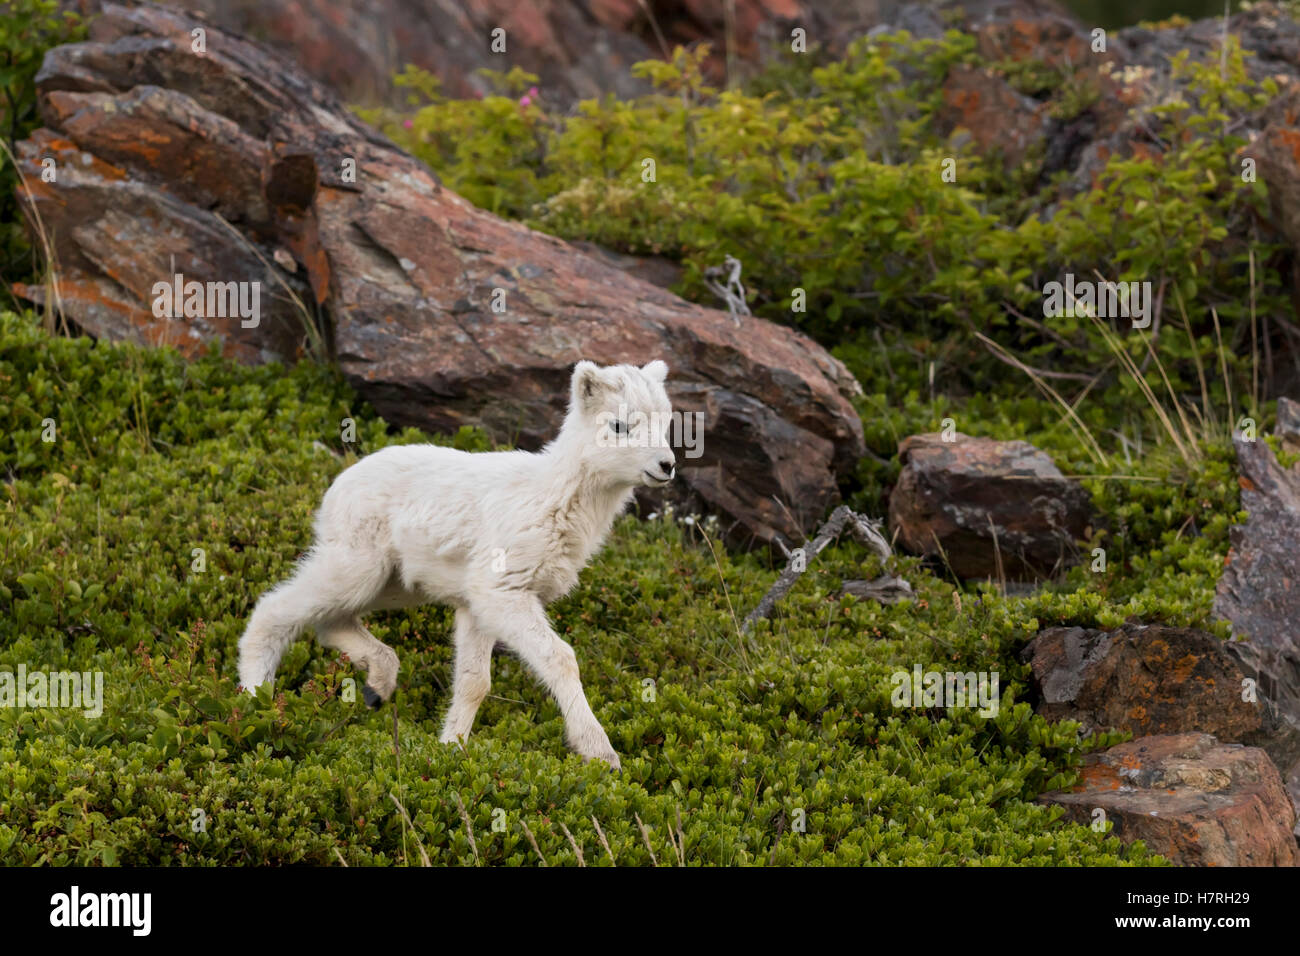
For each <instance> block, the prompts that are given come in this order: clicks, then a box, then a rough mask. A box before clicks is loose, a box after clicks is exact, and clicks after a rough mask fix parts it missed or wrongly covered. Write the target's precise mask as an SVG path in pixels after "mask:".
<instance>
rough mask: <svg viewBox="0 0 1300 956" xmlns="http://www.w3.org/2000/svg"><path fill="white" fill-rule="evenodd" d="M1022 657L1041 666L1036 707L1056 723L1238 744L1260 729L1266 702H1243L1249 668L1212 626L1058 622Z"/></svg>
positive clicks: (1036, 670)
mask: <svg viewBox="0 0 1300 956" xmlns="http://www.w3.org/2000/svg"><path fill="white" fill-rule="evenodd" d="M1021 659H1022V660H1025V661H1027V662H1028V663H1029V665H1030V667H1031V668H1032V671H1033V678H1032V686H1033V691H1034V693H1035V695H1036V696H1037V698H1038V702H1037V704H1036V706H1035V708H1034V709H1035V710H1036V711H1037V712H1038V713H1039V714H1041V715H1042V716H1044V717H1046V718H1047V719H1048V720H1077V721H1079V722H1080V723H1081V724H1082V725H1083V732H1084V733H1085V734H1087V733H1091V732H1093V731H1094V730H1110V729H1114V730H1127V731H1131V732H1132V733H1133V734H1134V735H1135V736H1139V737H1141V736H1148V735H1152V734H1177V733H1187V732H1192V731H1196V732H1204V733H1209V734H1213V735H1215V736H1216V737H1218V738H1220V739H1226V740H1233V741H1237V740H1241V739H1242V738H1243V737H1244V736H1246V735H1248V734H1250V733H1252V732H1254V731H1257V730H1258V729H1259V727H1260V710H1259V707H1258V706H1257V705H1256V704H1252V703H1250V702H1249V701H1247V700H1244V699H1243V693H1242V679H1243V678H1242V673H1241V668H1240V667H1238V665H1237V662H1236V661H1235V660H1234V659H1233V658H1232V657H1231V656H1230V655H1229V654H1228V652H1227V651H1226V650H1225V649H1224V642H1223V641H1221V640H1220V639H1219V638H1217V637H1215V636H1214V635H1213V634H1207V633H1206V632H1204V631H1197V630H1194V629H1192V628H1184V627H1165V626H1163V625H1158V624H1153V625H1141V624H1126V625H1124V626H1123V627H1121V628H1118V629H1117V630H1114V631H1100V630H1088V629H1084V628H1082V627H1052V628H1048V629H1047V630H1044V631H1041V632H1040V633H1039V634H1038V636H1037V637H1035V638H1034V639H1033V640H1032V641H1030V642H1029V644H1027V645H1026V646H1025V648H1024V650H1023V651H1022V652H1021Z"/></svg>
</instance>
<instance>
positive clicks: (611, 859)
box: [591, 813, 618, 866]
mask: <svg viewBox="0 0 1300 956" xmlns="http://www.w3.org/2000/svg"><path fill="white" fill-rule="evenodd" d="M591 822H592V823H593V824H594V825H595V827H596V839H598V840H600V845H601V846H603V847H604V848H605V852H606V853H608V854H609V865H610V866H618V863H617V862H616V861H615V860H614V851H613V850H611V849H610V848H609V841H608V840H606V839H605V831H604V830H603V829H601V826H600V821H599V820H597V819H596V815H595V814H594V813H593V814H592V815H591Z"/></svg>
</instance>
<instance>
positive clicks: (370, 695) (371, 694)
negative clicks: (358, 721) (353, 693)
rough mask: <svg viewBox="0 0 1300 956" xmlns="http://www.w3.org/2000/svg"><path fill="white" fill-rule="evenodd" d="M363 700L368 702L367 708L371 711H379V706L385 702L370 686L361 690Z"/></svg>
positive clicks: (367, 685)
mask: <svg viewBox="0 0 1300 956" xmlns="http://www.w3.org/2000/svg"><path fill="white" fill-rule="evenodd" d="M361 699H362V700H364V701H365V702H366V706H367V707H369V708H370V709H371V710H378V709H379V705H380V704H382V703H383V702H384V698H382V697H380V696H379V695H378V694H377V693H375V690H374V688H372V687H371V686H370V685H369V684H366V685H365V686H364V687H362V688H361Z"/></svg>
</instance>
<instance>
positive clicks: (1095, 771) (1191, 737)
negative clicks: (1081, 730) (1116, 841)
mask: <svg viewBox="0 0 1300 956" xmlns="http://www.w3.org/2000/svg"><path fill="white" fill-rule="evenodd" d="M1038 802H1040V803H1045V804H1049V805H1056V806H1060V807H1063V808H1064V809H1065V816H1066V818H1067V819H1069V820H1072V821H1073V822H1075V823H1081V824H1085V825H1092V824H1094V823H1095V822H1097V821H1098V820H1100V819H1101V817H1099V816H1098V814H1097V811H1098V810H1100V811H1102V812H1103V813H1104V814H1105V818H1104V819H1105V820H1107V821H1109V822H1110V823H1112V824H1113V825H1114V830H1113V832H1114V833H1115V835H1116V836H1118V837H1119V838H1120V839H1121V840H1123V841H1124V842H1126V843H1129V842H1132V841H1134V840H1141V841H1142V842H1143V843H1145V844H1146V847H1147V849H1148V850H1151V851H1153V852H1155V853H1159V854H1160V855H1161V856H1163V857H1166V858H1167V859H1169V860H1170V861H1172V862H1173V863H1176V864H1178V865H1180V866H1296V865H1297V864H1300V853H1298V852H1297V849H1296V840H1295V836H1294V835H1293V833H1292V830H1293V828H1294V826H1295V819H1296V814H1295V807H1294V805H1293V804H1292V803H1291V798H1290V797H1289V796H1288V795H1287V792H1286V789H1285V788H1284V787H1283V786H1282V778H1281V775H1280V774H1279V773H1278V771H1277V767H1275V766H1274V765H1273V762H1272V761H1271V760H1269V758H1268V755H1267V754H1266V753H1264V751H1263V750H1260V749H1258V748H1256V747H1243V746H1241V745H1239V744H1221V743H1219V742H1218V741H1216V740H1215V739H1214V737H1212V736H1210V735H1209V734H1195V733H1192V734H1173V735H1167V736H1157V737H1142V738H1139V739H1138V740H1134V741H1131V742H1129V743H1126V744H1120V745H1119V746H1117V747H1112V748H1111V749H1110V750H1107V751H1106V752H1104V753H1101V754H1094V755H1090V756H1089V757H1088V758H1087V760H1086V764H1085V767H1084V770H1083V774H1082V779H1081V781H1080V783H1079V785H1078V786H1076V787H1075V788H1074V789H1073V790H1069V791H1063V790H1057V791H1053V792H1051V793H1044V794H1042V795H1040V796H1039V798H1038Z"/></svg>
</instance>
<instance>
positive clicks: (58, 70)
mask: <svg viewBox="0 0 1300 956" xmlns="http://www.w3.org/2000/svg"><path fill="white" fill-rule="evenodd" d="M195 27H196V22H195V21H194V20H193V19H192V18H190V17H189V16H186V15H183V14H180V13H176V12H174V11H171V10H167V9H164V8H160V7H156V6H152V5H147V4H146V5H141V6H138V7H129V8H128V7H125V6H116V5H106V6H105V8H104V12H103V14H102V15H101V16H100V17H99V18H98V19H97V20H96V21H95V23H94V25H93V32H92V36H91V39H90V41H89V42H86V43H80V44H74V45H69V46H65V47H60V48H57V49H55V50H52V51H51V52H50V53H49V54H48V56H47V57H46V60H45V63H44V66H43V68H42V70H41V72H40V74H39V76H38V79H37V85H38V93H39V106H40V110H41V116H42V118H43V120H44V122H45V128H43V129H40V130H38V131H37V132H36V133H35V134H34V135H33V136H31V137H30V138H29V139H27V140H25V141H23V142H22V143H20V144H19V157H20V166H21V169H22V172H23V174H24V176H25V177H26V182H27V184H28V187H29V188H30V189H31V192H32V198H33V202H32V206H33V207H34V210H33V212H34V213H38V214H39V216H40V219H41V221H42V223H43V224H44V227H45V229H46V230H47V231H48V232H49V234H50V236H51V238H52V242H53V249H54V253H55V259H56V263H57V270H56V274H57V277H58V280H59V290H60V293H61V300H62V307H63V309H64V312H65V313H66V314H67V316H68V317H69V318H71V319H72V320H73V321H75V322H76V323H77V324H78V325H80V326H81V327H82V328H83V329H85V330H86V331H88V332H90V333H91V334H94V335H96V336H103V337H107V338H110V339H133V340H137V341H145V342H150V343H164V342H165V343H170V344H173V345H176V346H177V347H179V348H180V349H182V350H183V351H185V352H187V353H191V354H193V353H195V352H197V351H198V350H200V349H202V348H204V347H206V343H208V342H209V341H211V340H214V339H215V340H216V341H218V342H219V343H220V345H221V348H222V350H223V351H224V353H225V354H226V355H228V356H231V357H233V358H236V359H238V360H241V361H245V362H263V361H267V360H272V359H288V360H291V359H294V358H296V357H297V356H299V355H300V354H302V352H303V350H304V348H305V347H306V344H307V343H310V342H311V337H310V336H309V335H308V329H309V328H319V329H320V330H321V339H322V344H321V348H322V349H325V350H327V351H332V353H333V355H334V356H336V357H337V361H338V363H339V365H340V367H341V368H342V370H343V372H344V374H345V375H346V376H347V378H348V380H349V381H350V382H351V383H352V384H353V385H354V386H355V387H356V389H357V390H358V392H359V393H360V395H361V396H362V397H363V398H365V399H367V400H368V401H369V402H370V403H371V404H372V405H373V406H374V407H375V408H376V409H377V410H378V411H379V412H380V413H381V414H382V415H383V416H384V417H385V418H387V419H388V420H389V421H391V422H394V423H396V424H399V425H416V426H420V427H423V428H426V429H429V430H433V431H446V430H449V429H455V428H456V427H458V426H461V425H478V426H482V427H484V428H486V429H488V430H489V431H490V432H492V433H493V434H494V435H495V436H496V437H497V438H498V439H500V440H508V441H514V442H516V443H517V444H519V445H520V446H522V447H537V446H538V445H540V444H541V443H542V442H544V441H545V440H546V439H548V438H549V437H551V436H552V435H553V434H554V432H555V431H556V430H557V429H558V426H559V423H560V421H561V418H562V415H563V410H564V404H565V401H566V398H567V382H568V376H569V371H570V369H571V367H572V365H573V363H574V362H576V361H577V360H579V359H581V358H588V359H592V360H594V361H597V362H602V363H607V362H624V361H636V362H645V361H648V360H650V359H651V358H661V359H664V360H665V361H667V362H668V364H669V366H670V367H671V369H672V377H671V379H670V392H671V393H672V397H673V400H674V403H675V405H676V406H677V407H678V408H679V409H681V410H682V411H685V412H701V413H703V414H704V416H705V419H704V429H705V430H704V435H703V439H704V440H703V448H702V455H701V456H700V457H695V458H691V457H683V458H682V459H681V462H680V464H681V475H682V484H684V486H685V488H684V491H685V493H686V494H687V496H689V497H691V498H692V499H693V500H695V501H697V502H699V503H700V505H701V506H702V507H704V508H708V509H711V510H715V511H718V512H721V513H722V514H724V515H726V516H729V517H730V518H731V523H730V532H731V533H730V537H731V538H732V540H734V541H738V542H745V541H751V540H759V541H772V540H774V539H775V538H777V537H778V536H780V537H783V538H785V539H786V540H788V541H798V540H801V538H802V536H803V532H804V531H805V530H808V529H809V528H810V527H811V526H812V524H813V523H814V522H815V521H816V520H817V519H819V518H820V517H821V516H822V514H824V512H825V511H826V509H827V508H828V507H829V506H830V505H832V504H833V503H834V502H835V500H836V498H837V480H838V479H839V478H841V477H843V476H846V475H847V474H848V473H849V472H850V470H851V469H852V467H853V465H854V463H855V461H856V460H857V458H858V457H859V456H860V455H861V454H862V452H863V448H864V446H863V441H862V426H861V420H860V419H859V418H858V415H857V414H856V412H855V411H854V409H853V406H852V404H851V403H850V399H851V398H852V397H853V396H854V395H855V394H859V393H860V388H859V386H858V385H857V383H856V382H855V381H854V379H853V378H852V376H851V375H850V374H849V373H848V372H847V370H846V369H845V368H844V366H843V365H842V364H841V363H839V362H838V361H836V360H835V359H833V358H832V357H831V356H830V355H829V354H827V353H826V351H825V350H823V349H822V348H821V347H819V346H818V345H816V344H815V343H814V342H812V341H811V340H810V339H808V338H807V337H805V336H803V335H801V334H799V333H797V332H795V331H793V330H790V329H788V328H785V327H781V326H777V325H774V324H772V323H769V322H765V321H762V320H757V319H752V318H742V319H741V320H740V321H739V322H737V321H735V320H733V319H732V317H731V316H730V315H728V314H726V313H723V312H719V311H716V310H713V309H706V308H703V307H700V306H696V305H693V304H691V303H688V302H685V301H683V300H682V299H680V298H678V297H676V296H674V295H672V294H670V293H669V292H667V291H665V290H664V289H662V288H659V287H657V286H655V285H652V284H650V283H648V282H645V281H643V280H641V279H639V278H637V277H635V276H633V275H629V274H627V273H626V272H624V271H623V270H621V269H620V268H618V267H616V266H614V265H611V264H609V263H607V262H605V261H602V260H600V259H596V258H592V257H590V256H587V255H584V254H582V253H581V252H579V251H578V250H576V249H574V248H573V247H572V246H570V245H568V244H567V243H564V242H562V241H560V240H558V239H555V238H552V237H549V236H545V235H542V234H539V233H535V232H532V231H530V230H528V229H526V228H524V227H523V226H520V225H517V224H514V223H509V222H505V221H503V220H501V219H499V218H497V217H496V216H493V215H490V214H488V213H486V212H483V211H482V210H479V209H476V208H474V207H473V206H471V205H470V204H469V203H467V202H466V201H465V200H463V199H461V198H460V197H459V196H456V195H455V194H453V193H451V192H449V191H448V190H446V189H444V188H443V187H442V186H441V185H440V184H439V182H438V181H437V179H436V177H435V176H434V175H433V174H432V173H430V172H429V170H428V169H426V168H425V167H424V166H422V165H421V164H420V163H419V162H417V161H416V160H415V159H413V158H412V157H410V156H409V155H407V154H405V153H403V152H402V151H401V150H399V149H397V148H396V147H395V146H393V145H392V144H391V143H390V142H388V141H387V140H386V139H384V138H383V137H381V136H379V135H378V134H377V133H375V132H374V131H373V130H371V129H370V128H368V127H367V126H365V125H364V124H363V123H361V122H360V121H359V120H358V119H356V118H355V117H354V116H353V115H352V114H351V113H349V111H348V110H347V109H345V108H344V107H343V106H342V104H340V103H339V102H338V101H337V100H336V99H335V98H334V96H333V94H331V93H330V92H328V91H327V90H326V89H325V88H324V87H323V86H322V85H320V84H319V83H317V82H315V81H313V80H311V79H309V78H308V77H307V76H305V75H304V74H303V73H301V72H300V71H299V70H298V69H296V68H295V67H293V66H292V65H291V64H289V63H287V62H285V61H283V60H282V59H280V58H279V57H278V56H276V55H275V54H273V53H271V52H269V51H267V50H265V49H263V48H261V47H259V46H258V45H256V44H254V43H252V42H250V41H248V40H245V39H243V38H240V37H237V36H234V35H231V34H228V33H226V32H224V31H222V30H219V29H216V28H214V27H211V26H209V27H208V28H207V34H206V50H205V51H204V52H202V53H199V52H195V51H194V49H193V48H192V43H191V30H193V29H194V28H195ZM47 159H49V160H53V161H54V167H55V170H56V175H55V177H54V181H53V182H47V181H45V180H44V179H42V177H41V173H42V171H43V170H44V169H45V168H46V163H45V160H47ZM353 170H355V175H351V174H352V172H353ZM175 273H181V274H183V276H184V277H185V280H186V281H198V282H203V283H207V282H223V283H224V282H253V281H257V282H260V283H261V284H262V285H261V288H262V295H261V301H262V306H263V308H262V313H261V316H260V322H259V323H258V324H257V325H256V326H255V327H245V325H246V324H249V323H247V322H246V321H244V320H242V319H241V317H239V316H234V317H227V318H221V317H219V316H215V315H213V314H211V313H207V314H204V315H198V316H191V317H189V318H181V319H169V318H158V317H155V315H154V313H153V308H152V307H153V304H154V301H155V300H154V293H153V290H154V286H155V283H157V282H159V281H163V282H166V281H169V280H170V279H171V277H172V276H173V275H174V274H175ZM20 291H25V292H26V294H27V295H29V296H31V297H33V298H39V297H40V295H41V290H37V289H27V290H20ZM498 310H500V311H498Z"/></svg>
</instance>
